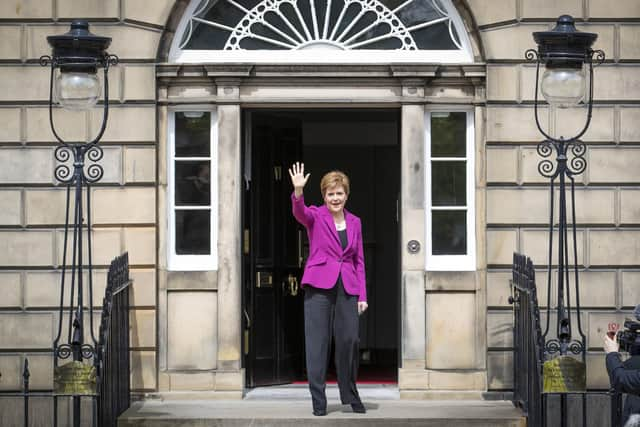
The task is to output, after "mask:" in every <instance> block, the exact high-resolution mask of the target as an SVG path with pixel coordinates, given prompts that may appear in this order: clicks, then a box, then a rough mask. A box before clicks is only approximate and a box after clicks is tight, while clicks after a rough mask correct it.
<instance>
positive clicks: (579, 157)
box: [567, 141, 587, 176]
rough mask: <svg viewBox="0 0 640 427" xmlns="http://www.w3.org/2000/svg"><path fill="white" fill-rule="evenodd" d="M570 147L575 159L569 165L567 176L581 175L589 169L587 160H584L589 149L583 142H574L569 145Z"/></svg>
mask: <svg viewBox="0 0 640 427" xmlns="http://www.w3.org/2000/svg"><path fill="white" fill-rule="evenodd" d="M569 147H570V148H571V154H573V157H572V158H571V161H569V163H568V166H567V175H571V176H572V175H580V174H581V173H582V172H584V171H585V169H586V168H587V159H585V158H584V155H585V154H586V152H587V147H586V146H585V145H584V143H583V142H582V141H572V142H571V143H569Z"/></svg>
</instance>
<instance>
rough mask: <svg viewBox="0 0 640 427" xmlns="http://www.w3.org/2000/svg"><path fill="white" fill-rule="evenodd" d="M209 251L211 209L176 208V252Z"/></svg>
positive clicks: (199, 253)
mask: <svg viewBox="0 0 640 427" xmlns="http://www.w3.org/2000/svg"><path fill="white" fill-rule="evenodd" d="M210 253H211V210H210V209H203V210H197V211H185V210H180V209H177V210H176V254H178V255H209V254H210Z"/></svg>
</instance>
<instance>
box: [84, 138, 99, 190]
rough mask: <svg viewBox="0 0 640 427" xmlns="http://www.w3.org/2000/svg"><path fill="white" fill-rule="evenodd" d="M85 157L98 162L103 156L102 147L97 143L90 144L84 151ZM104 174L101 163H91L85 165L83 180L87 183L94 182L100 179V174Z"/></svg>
mask: <svg viewBox="0 0 640 427" xmlns="http://www.w3.org/2000/svg"><path fill="white" fill-rule="evenodd" d="M86 154H87V158H88V159H89V160H90V161H92V162H98V161H100V160H101V159H102V157H103V156H104V152H103V151H102V147H100V146H98V145H92V146H91V147H90V148H89V149H88V150H87V152H86ZM103 175H104V169H103V168H102V166H101V165H99V164H97V163H93V164H91V165H89V167H87V170H86V173H85V177H84V178H85V180H86V181H87V182H89V183H94V182H97V181H100V179H102V176H103Z"/></svg>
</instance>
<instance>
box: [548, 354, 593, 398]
mask: <svg viewBox="0 0 640 427" xmlns="http://www.w3.org/2000/svg"><path fill="white" fill-rule="evenodd" d="M542 378H543V381H544V385H543V389H542V391H543V393H572V392H582V391H586V390H587V369H586V366H585V364H584V363H582V362H581V361H579V360H576V359H574V358H573V357H571V356H558V357H556V358H555V359H553V360H549V361H547V362H544V365H543V366H542Z"/></svg>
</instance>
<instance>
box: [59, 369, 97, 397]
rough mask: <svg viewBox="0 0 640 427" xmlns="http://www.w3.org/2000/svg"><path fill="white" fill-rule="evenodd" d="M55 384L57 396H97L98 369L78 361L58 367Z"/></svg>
mask: <svg viewBox="0 0 640 427" xmlns="http://www.w3.org/2000/svg"><path fill="white" fill-rule="evenodd" d="M53 383H54V386H53V388H54V393H56V394H76V395H93V394H96V368H95V367H94V366H91V365H87V364H86V363H82V362H78V361H73V362H70V363H67V364H65V365H62V366H58V367H57V368H55V369H54V372H53Z"/></svg>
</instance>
